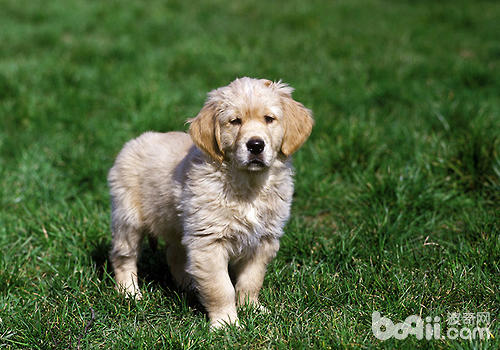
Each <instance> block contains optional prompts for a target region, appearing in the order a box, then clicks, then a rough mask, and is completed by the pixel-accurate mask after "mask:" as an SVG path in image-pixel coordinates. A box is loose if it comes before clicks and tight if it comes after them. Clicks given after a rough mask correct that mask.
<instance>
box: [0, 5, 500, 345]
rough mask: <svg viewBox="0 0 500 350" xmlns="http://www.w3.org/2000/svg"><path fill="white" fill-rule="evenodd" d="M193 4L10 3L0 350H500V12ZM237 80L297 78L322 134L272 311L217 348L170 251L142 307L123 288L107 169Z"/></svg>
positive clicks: (158, 262) (276, 269)
mask: <svg viewBox="0 0 500 350" xmlns="http://www.w3.org/2000/svg"><path fill="white" fill-rule="evenodd" d="M190 3H191V2H184V1H159V0H150V1H139V0H131V1H127V2H123V1H97V0H94V1H89V0H86V1H83V0H80V1H63V0H54V1H39V0H36V1H29V2H26V1H24V2H20V1H14V0H3V1H1V2H0V8H1V11H0V208H1V211H0V247H1V253H0V347H2V346H5V347H7V348H34V349H48V348H68V347H73V348H75V347H77V346H78V345H80V347H81V348H105V349H107V348H114V349H123V348H148V349H149V348H162V347H164V348H205V347H208V348H215V349H220V348H232V347H241V348H249V347H252V348H283V349H285V348H311V347H315V348H340V347H348V348H351V347H352V348H356V347H361V348H371V347H374V348H379V347H381V348H393V347H398V348H400V347H404V348H416V347H419V348H436V349H441V348H448V347H452V348H458V349H462V348H464V349H494V348H498V347H499V344H500V341H499V339H500V332H499V330H500V327H499V326H498V321H497V320H498V317H499V311H500V297H499V295H500V293H499V286H500V266H499V264H500V238H499V236H500V229H499V222H500V220H499V216H500V215H499V213H500V205H499V203H500V160H499V157H500V156H499V154H500V153H499V152H500V136H499V135H500V41H499V40H498V39H499V33H500V3H498V2H495V1H465V0H464V1H439V2H434V1H403V0H399V1H398V0H366V1H362V0H338V1H266V2H259V3H256V2H254V1H247V0H244V1H231V2H230V1H201V2H197V4H196V5H191V4H190ZM238 76H253V77H265V78H269V79H276V80H277V79H283V80H284V81H285V82H288V83H289V84H291V85H292V86H294V87H295V88H296V93H295V95H294V96H295V97H296V99H297V100H299V101H301V102H303V103H304V104H305V105H306V106H307V107H309V108H311V109H312V110H313V111H314V114H315V118H316V125H315V129H314V130H313V133H312V135H311V138H310V139H309V140H308V142H307V143H306V144H305V146H304V147H303V148H302V150H300V151H299V152H298V153H297V155H296V156H295V167H296V194H295V199H294V205H293V212H292V218H291V220H290V222H289V224H288V225H287V227H286V234H285V236H284V237H283V240H282V248H281V250H280V252H279V254H278V256H277V258H276V259H275V260H274V261H273V263H272V264H271V265H270V267H269V270H268V274H267V276H266V280H265V283H264V287H263V290H262V294H261V299H262V302H263V303H264V304H265V305H266V306H267V307H268V308H269V309H270V310H271V313H270V314H269V315H260V314H256V313H254V312H252V311H251V310H242V312H241V322H242V328H241V329H240V330H235V329H229V330H226V331H224V332H219V333H209V332H208V324H207V319H206V315H205V314H204V311H203V308H202V307H201V306H200V305H199V304H198V303H197V302H196V300H195V299H193V298H192V296H190V295H187V294H185V293H183V292H181V291H178V290H176V289H175V288H174V287H173V285H172V282H171V279H170V277H169V275H168V272H167V269H166V266H165V259H164V257H163V255H162V254H161V253H159V252H156V253H155V252H152V251H150V250H149V248H147V247H145V250H146V252H145V254H144V256H143V259H142V260H141V265H140V276H141V283H142V289H143V290H144V300H142V301H141V302H138V303H135V302H133V301H131V300H126V299H124V298H122V297H121V296H119V295H117V293H116V292H115V291H114V289H113V277H112V273H111V270H110V266H109V263H108V260H107V252H108V249H109V244H110V232H109V195H108V189H107V185H106V174H107V171H108V169H109V168H110V167H111V165H112V163H113V160H114V157H115V156H116V154H117V152H118V151H119V150H120V148H121V146H122V145H123V143H124V142H126V141H127V140H129V139H131V138H133V137H135V136H137V135H139V134H140V133H142V132H143V131H146V130H158V131H169V130H185V129H186V125H185V124H184V121H185V119H187V118H188V117H192V116H194V115H196V113H197V112H198V111H199V109H200V108H201V106H202V104H203V101H204V98H205V94H206V93H207V92H208V91H210V90H211V89H213V88H216V87H218V86H222V85H226V84H227V83H229V82H230V81H231V80H233V79H234V78H235V77H238ZM376 310H378V311H380V312H381V313H382V315H383V316H386V317H389V318H391V319H392V320H393V321H396V320H398V321H401V320H404V319H405V318H406V317H407V316H410V315H413V314H417V315H422V316H423V317H425V316H441V317H445V318H446V315H447V313H448V312H461V313H465V312H474V313H476V312H490V314H491V319H492V321H493V324H492V325H491V331H492V333H493V335H494V337H495V339H490V340H488V341H478V340H475V341H467V340H450V339H445V340H433V341H427V340H416V339H415V337H414V336H409V337H408V338H407V339H406V340H395V339H391V340H387V341H384V342H382V341H380V340H377V339H376V338H375V337H374V336H373V334H372V331H371V314H372V312H373V311H376ZM92 312H93V313H94V319H93V321H92V322H91V320H92ZM86 326H87V327H86ZM442 326H443V328H444V329H446V323H445V322H443V324H442ZM86 328H87V329H86ZM85 329H86V330H85Z"/></svg>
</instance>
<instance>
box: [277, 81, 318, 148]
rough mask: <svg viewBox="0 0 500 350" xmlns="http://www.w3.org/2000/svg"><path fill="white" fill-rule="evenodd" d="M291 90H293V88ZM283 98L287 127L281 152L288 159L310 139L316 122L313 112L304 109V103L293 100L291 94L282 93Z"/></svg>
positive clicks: (284, 119) (285, 124) (284, 120)
mask: <svg viewBox="0 0 500 350" xmlns="http://www.w3.org/2000/svg"><path fill="white" fill-rule="evenodd" d="M287 88H288V87H287ZM289 89H290V90H291V88H289ZM290 92H291V91H290ZM281 96H282V97H281V105H282V108H283V122H284V127H285V135H284V136H283V142H282V144H281V152H282V153H283V154H284V155H285V156H287V157H288V156H290V155H292V154H293V153H294V152H295V151H296V150H298V149H299V147H300V146H302V144H303V143H304V142H305V141H306V139H307V138H308V137H309V135H310V134H311V130H312V127H313V125H314V120H313V118H312V112H311V111H310V110H309V109H307V108H306V107H304V106H303V105H302V103H299V102H297V101H295V100H294V99H292V96H291V94H290V93H282V95H281Z"/></svg>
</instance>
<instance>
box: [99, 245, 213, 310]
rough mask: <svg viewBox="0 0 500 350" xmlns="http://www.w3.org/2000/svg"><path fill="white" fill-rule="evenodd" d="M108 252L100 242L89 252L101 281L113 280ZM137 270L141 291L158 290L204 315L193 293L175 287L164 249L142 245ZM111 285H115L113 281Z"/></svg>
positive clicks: (202, 308) (107, 247)
mask: <svg viewBox="0 0 500 350" xmlns="http://www.w3.org/2000/svg"><path fill="white" fill-rule="evenodd" d="M109 250H110V245H109V243H107V242H100V243H99V244H96V245H95V246H94V248H93V250H92V252H91V257H92V261H93V262H94V263H95V265H96V269H97V272H98V274H99V277H100V278H101V279H102V280H104V279H105V278H106V277H108V276H109V277H111V278H112V279H113V278H114V273H113V268H112V266H111V263H110V261H109ZM137 269H138V274H139V284H140V285H141V289H142V290H143V291H144V289H145V288H148V289H153V290H158V289H159V290H161V292H162V293H163V294H164V295H165V296H166V297H168V298H169V299H172V300H176V301H177V300H179V299H180V300H181V302H182V303H183V304H185V305H186V306H187V307H189V308H192V309H193V310H194V311H195V312H196V313H201V314H203V315H206V311H205V309H204V307H203V306H202V305H201V304H200V302H199V301H198V298H197V296H196V294H195V293H194V292H193V291H185V290H182V289H180V288H178V287H177V286H176V284H175V282H174V279H173V277H172V275H171V274H170V271H169V268H168V265H167V259H166V254H165V247H163V246H160V247H155V246H154V244H143V247H142V251H141V256H140V258H139V261H138V264H137ZM112 283H115V282H114V279H113V280H112Z"/></svg>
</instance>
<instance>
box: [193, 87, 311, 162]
mask: <svg viewBox="0 0 500 350" xmlns="http://www.w3.org/2000/svg"><path fill="white" fill-rule="evenodd" d="M292 91H293V89H292V88H291V87H289V86H287V85H286V84H283V83H281V82H277V83H275V82H272V81H269V80H264V79H251V78H241V79H236V80H235V81H233V82H232V83H231V84H229V85H228V86H225V87H222V88H219V89H216V90H214V91H212V92H210V93H209V94H208V99H207V101H206V103H205V105H204V107H203V109H202V110H201V111H200V113H199V114H198V116H196V118H194V119H192V120H190V122H191V125H190V128H189V133H190V135H191V138H192V139H193V141H194V143H195V144H196V145H197V146H198V147H199V148H200V149H201V150H203V151H204V152H206V153H207V154H208V155H210V156H211V157H212V158H213V159H215V160H217V161H218V162H222V161H225V160H226V161H229V162H231V163H232V164H234V165H235V166H236V167H237V168H239V169H245V170H249V171H260V170H263V169H266V168H269V167H270V166H271V165H272V164H273V162H274V160H275V159H276V157H277V156H278V154H280V153H281V154H283V155H284V156H285V157H288V156H290V155H291V154H292V153H294V152H295V151H296V150H297V149H298V148H299V147H300V146H301V145H302V143H304V141H305V140H306V139H307V137H308V136H309V134H310V133H311V129H312V126H313V119H312V117H311V112H310V111H309V110H308V109H307V108H305V107H304V106H303V105H302V104H300V103H299V102H296V101H294V100H293V99H292V95H291V94H292Z"/></svg>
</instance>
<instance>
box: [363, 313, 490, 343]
mask: <svg viewBox="0 0 500 350" xmlns="http://www.w3.org/2000/svg"><path fill="white" fill-rule="evenodd" d="M440 322H441V317H439V316H435V317H430V316H428V317H426V318H425V322H424V320H423V319H422V318H421V317H420V316H418V315H411V316H408V317H407V318H406V319H405V320H404V322H399V323H396V324H394V323H393V322H392V321H391V320H390V319H389V318H387V317H382V316H381V315H380V312H378V311H375V312H373V313H372V331H373V335H374V336H375V338H377V339H380V340H387V339H390V338H391V337H394V338H395V339H406V337H408V335H414V336H415V337H416V338H417V339H419V340H420V339H424V336H425V339H427V340H431V339H457V338H460V339H469V340H470V339H480V340H484V339H489V338H491V337H493V335H492V334H491V332H490V328H489V327H490V313H489V312H477V313H463V314H460V313H457V312H453V313H448V315H447V319H446V323H447V325H448V327H446V331H442V329H441V323H440Z"/></svg>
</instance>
